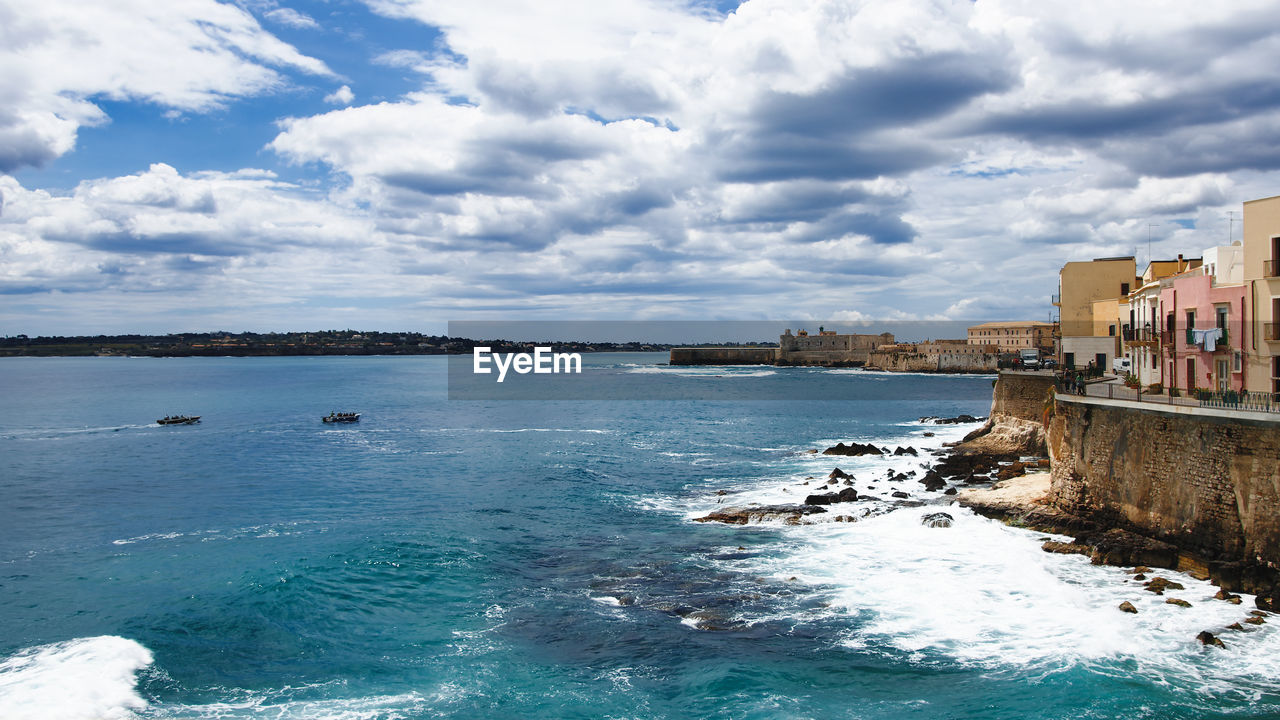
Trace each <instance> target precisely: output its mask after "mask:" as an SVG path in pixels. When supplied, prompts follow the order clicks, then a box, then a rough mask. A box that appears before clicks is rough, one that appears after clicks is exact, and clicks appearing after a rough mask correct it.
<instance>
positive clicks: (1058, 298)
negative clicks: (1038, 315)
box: [1049, 293, 1062, 306]
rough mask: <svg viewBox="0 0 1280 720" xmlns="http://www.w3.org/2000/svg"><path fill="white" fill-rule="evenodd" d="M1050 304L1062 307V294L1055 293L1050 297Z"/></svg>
mask: <svg viewBox="0 0 1280 720" xmlns="http://www.w3.org/2000/svg"><path fill="white" fill-rule="evenodd" d="M1049 302H1050V303H1052V304H1054V305H1059V306H1061V305H1062V293H1054V294H1052V295H1050V296H1049Z"/></svg>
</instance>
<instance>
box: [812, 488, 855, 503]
mask: <svg viewBox="0 0 1280 720" xmlns="http://www.w3.org/2000/svg"><path fill="white" fill-rule="evenodd" d="M857 499H858V491H857V490H854V489H853V488H851V487H849V488H845V489H843V490H841V491H840V492H834V493H824V494H822V495H810V496H808V497H806V498H805V499H804V504H805V505H831V504H833V503H842V502H853V501H854V500H857Z"/></svg>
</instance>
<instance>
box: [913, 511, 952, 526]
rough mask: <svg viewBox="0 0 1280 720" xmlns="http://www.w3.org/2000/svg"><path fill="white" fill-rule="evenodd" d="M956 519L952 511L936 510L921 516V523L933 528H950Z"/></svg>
mask: <svg viewBox="0 0 1280 720" xmlns="http://www.w3.org/2000/svg"><path fill="white" fill-rule="evenodd" d="M955 520H956V519H955V518H953V517H951V514H950V513H944V512H936V513H929V514H928V515H925V516H924V517H922V518H920V524H921V525H924V526H925V527H931V528H948V527H951V524H952V523H954V522H955Z"/></svg>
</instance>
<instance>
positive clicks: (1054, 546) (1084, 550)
mask: <svg viewBox="0 0 1280 720" xmlns="http://www.w3.org/2000/svg"><path fill="white" fill-rule="evenodd" d="M1040 549H1041V550H1044V551H1045V552H1051V553H1059V554H1062V555H1085V556H1088V555H1089V554H1090V553H1092V552H1093V551H1092V550H1091V549H1090V548H1089V546H1088V545H1078V544H1076V543H1065V542H1058V541H1056V540H1049V541H1048V542H1046V543H1045V544H1043V545H1041V546H1040Z"/></svg>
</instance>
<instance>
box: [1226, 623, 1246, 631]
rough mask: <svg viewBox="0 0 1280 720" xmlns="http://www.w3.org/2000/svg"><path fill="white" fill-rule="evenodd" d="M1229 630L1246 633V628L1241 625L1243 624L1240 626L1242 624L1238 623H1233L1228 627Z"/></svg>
mask: <svg viewBox="0 0 1280 720" xmlns="http://www.w3.org/2000/svg"><path fill="white" fill-rule="evenodd" d="M1227 629H1228V630H1240V631H1242V632H1243V631H1244V626H1243V625H1241V624H1240V623H1238V622H1235V623H1231V624H1230V625H1228V626H1227Z"/></svg>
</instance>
